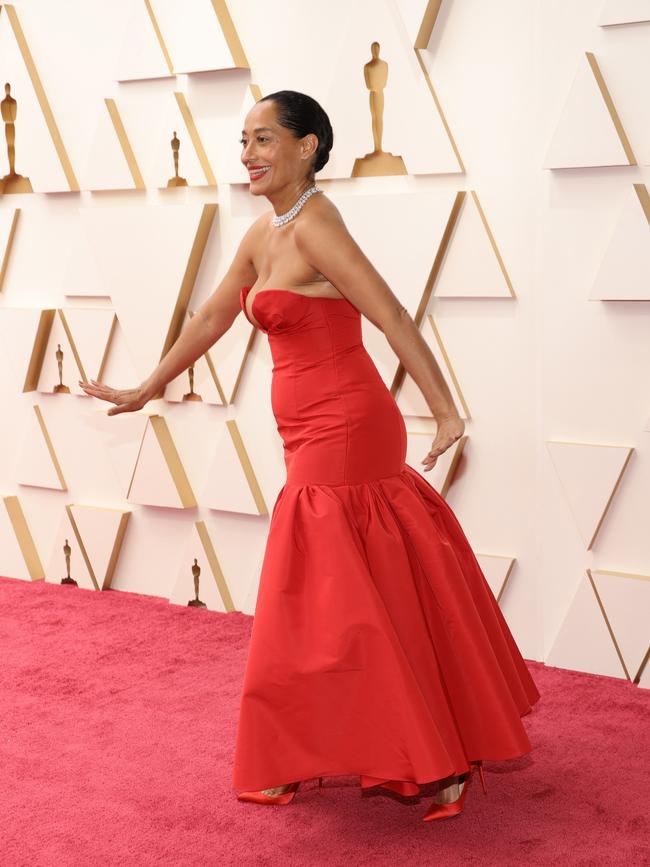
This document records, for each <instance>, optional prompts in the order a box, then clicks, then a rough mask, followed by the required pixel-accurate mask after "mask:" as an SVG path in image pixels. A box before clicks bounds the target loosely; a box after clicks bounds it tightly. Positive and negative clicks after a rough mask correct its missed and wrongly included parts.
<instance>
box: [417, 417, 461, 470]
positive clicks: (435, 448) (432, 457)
mask: <svg viewBox="0 0 650 867" xmlns="http://www.w3.org/2000/svg"><path fill="white" fill-rule="evenodd" d="M464 432H465V422H464V421H463V420H462V418H460V416H452V417H450V418H445V419H442V420H441V421H439V422H438V430H437V432H436V438H435V440H434V441H433V445H432V446H431V451H430V452H429V454H428V455H427V456H426V457H425V458H424V460H423V461H421V463H423V464H426V466H425V468H424V472H425V473H426V472H428V471H429V470H431V469H433V467H434V466H435V465H436V461H437V460H438V457H439V456H440V455H441V454H442V453H443V452H446V451H447V449H448V448H449V446H451V445H453V444H454V443H455V442H456V440H459V439H460V438H461V437H462V435H463V433H464Z"/></svg>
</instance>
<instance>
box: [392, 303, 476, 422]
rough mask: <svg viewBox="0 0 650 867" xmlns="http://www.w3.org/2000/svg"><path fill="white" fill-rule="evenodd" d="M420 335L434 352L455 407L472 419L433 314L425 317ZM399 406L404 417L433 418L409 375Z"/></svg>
mask: <svg viewBox="0 0 650 867" xmlns="http://www.w3.org/2000/svg"><path fill="white" fill-rule="evenodd" d="M420 333H421V334H422V336H423V337H424V339H425V341H426V343H427V345H428V347H429V349H430V350H431V352H433V354H434V356H435V359H436V361H437V362H438V366H439V367H440V369H441V371H442V374H443V376H444V377H445V382H446V383H447V385H448V386H449V390H450V391H451V394H452V397H453V399H454V405H455V407H456V409H457V410H458V413H459V415H460V417H461V418H463V419H468V418H469V417H470V415H469V409H468V407H467V403H466V401H465V399H464V397H463V394H462V391H461V388H460V383H459V382H458V378H457V376H456V374H455V372H454V369H453V367H452V365H451V359H450V358H449V355H448V353H447V350H446V349H445V346H444V343H443V342H442V336H441V335H440V333H439V331H438V329H437V328H436V325H435V322H434V320H433V317H432V316H431V314H428V315H427V316H426V317H425V319H424V323H423V325H422V327H421V328H420ZM397 405H398V406H399V408H400V410H401V411H402V414H403V415H416V416H420V417H422V418H432V413H431V410H430V409H429V405H428V404H427V402H426V400H425V399H424V395H423V394H422V392H421V391H420V389H419V388H418V387H417V385H416V384H415V382H414V381H413V378H412V377H411V376H410V374H408V373H407V374H406V375H405V377H404V381H403V382H402V385H401V387H400V389H399V392H398V394H397Z"/></svg>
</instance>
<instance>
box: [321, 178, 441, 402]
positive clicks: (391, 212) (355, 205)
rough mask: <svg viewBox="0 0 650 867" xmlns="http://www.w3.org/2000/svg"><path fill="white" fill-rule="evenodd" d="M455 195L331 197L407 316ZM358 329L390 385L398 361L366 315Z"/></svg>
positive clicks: (418, 297) (413, 310)
mask: <svg viewBox="0 0 650 867" xmlns="http://www.w3.org/2000/svg"><path fill="white" fill-rule="evenodd" d="M455 197H456V192H455V191H454V190H449V191H447V192H437V193H431V192H417V193H416V192H412V193H397V192H395V193H388V194H386V193H383V194H377V195H360V194H357V195H354V196H340V195H336V196H334V197H333V198H334V201H335V204H336V206H337V208H338V209H339V210H340V212H341V216H342V217H343V219H344V220H345V224H346V226H347V227H348V230H349V231H350V234H351V235H352V237H353V238H354V239H355V241H356V243H357V244H358V245H359V247H360V248H361V249H362V250H363V252H364V253H365V254H366V256H367V257H368V258H369V259H370V261H371V262H372V263H373V265H374V267H375V268H376V270H377V271H378V272H379V273H380V274H381V276H382V277H383V278H384V280H385V281H386V282H387V283H388V285H389V286H390V288H391V289H392V291H393V293H394V294H395V295H396V296H397V297H398V298H399V300H400V302H401V303H402V304H403V305H404V307H406V309H407V310H408V312H409V313H410V315H411V316H414V315H415V313H416V311H417V309H418V306H419V304H420V300H421V298H422V292H423V291H424V287H425V286H426V283H427V279H428V277H429V274H430V272H431V266H432V264H433V262H434V260H435V257H436V252H437V250H438V248H439V246H440V243H441V240H442V237H443V234H444V231H445V227H446V225H447V222H448V220H449V214H450V213H451V210H452V207H453V204H454V200H455ZM405 213H408V214H409V215H410V217H409V219H404V214H405ZM386 238H390V239H391V243H390V244H387V243H386ZM395 250H399V251H400V255H399V256H396V255H395ZM361 329H362V336H363V343H364V346H365V347H366V349H367V350H368V352H369V354H370V356H371V357H372V360H373V362H374V364H375V366H376V367H377V369H378V370H379V373H380V375H381V377H382V379H383V381H384V383H386V385H388V386H390V384H391V382H392V380H393V377H394V375H395V371H396V369H397V365H398V363H399V359H398V358H397V356H396V355H395V352H394V350H393V349H392V348H391V346H390V344H389V343H388V341H387V340H386V337H385V335H384V333H383V332H382V331H381V330H380V329H379V328H377V327H376V326H375V325H373V323H372V322H370V320H369V319H366V317H365V316H362V318H361ZM428 415H430V413H428Z"/></svg>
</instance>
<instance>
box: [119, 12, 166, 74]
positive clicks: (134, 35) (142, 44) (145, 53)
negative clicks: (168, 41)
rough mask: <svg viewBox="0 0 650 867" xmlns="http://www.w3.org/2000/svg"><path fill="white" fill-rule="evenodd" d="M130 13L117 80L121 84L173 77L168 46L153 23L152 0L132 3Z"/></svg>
mask: <svg viewBox="0 0 650 867" xmlns="http://www.w3.org/2000/svg"><path fill="white" fill-rule="evenodd" d="M127 10H128V11H127V12H126V13H125V16H124V17H125V28H124V41H123V43H122V48H121V51H120V53H119V56H118V60H117V63H116V67H115V78H117V79H118V81H138V80H142V79H150V78H165V77H167V76H169V75H172V74H173V73H172V71H171V69H170V65H169V63H168V56H167V58H166V56H165V49H164V43H162V44H161V38H162V35H161V34H159V33H157V32H156V29H155V26H154V23H153V22H152V18H151V12H152V11H153V10H152V9H151V3H150V0H149V2H147V0H131V2H130V3H129V4H128V6H127ZM149 10H151V11H149Z"/></svg>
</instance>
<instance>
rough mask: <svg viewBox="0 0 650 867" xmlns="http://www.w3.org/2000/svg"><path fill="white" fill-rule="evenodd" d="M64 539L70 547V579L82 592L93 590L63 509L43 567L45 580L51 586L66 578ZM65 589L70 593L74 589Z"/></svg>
mask: <svg viewBox="0 0 650 867" xmlns="http://www.w3.org/2000/svg"><path fill="white" fill-rule="evenodd" d="M66 539H67V540H68V545H69V546H70V577H71V578H74V580H75V581H76V582H77V585H78V586H79V587H83V589H84V590H95V585H94V583H93V579H92V577H91V574H90V572H89V571H88V567H87V565H86V561H85V559H84V556H83V553H82V551H81V547H80V545H79V542H78V541H77V537H76V536H75V532H74V529H73V527H72V524H71V523H70V519H69V517H68V513H67V511H66V510H65V509H63V515H62V517H61V523H60V524H59V529H58V531H57V534H56V538H55V540H54V544H53V545H52V550H51V552H50V556H49V559H48V561H47V566H46V567H45V580H46V581H47V582H49V583H51V584H60V583H61V579H62V578H65V577H66V576H67V568H66V561H65V551H64V546H65V543H66ZM64 587H65V585H64ZM65 589H68V590H70V591H71V592H72V591H74V589H75V588H74V587H73V586H68V587H65Z"/></svg>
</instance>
